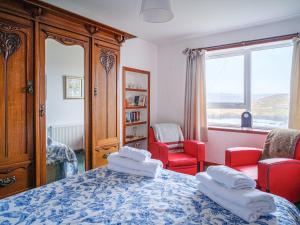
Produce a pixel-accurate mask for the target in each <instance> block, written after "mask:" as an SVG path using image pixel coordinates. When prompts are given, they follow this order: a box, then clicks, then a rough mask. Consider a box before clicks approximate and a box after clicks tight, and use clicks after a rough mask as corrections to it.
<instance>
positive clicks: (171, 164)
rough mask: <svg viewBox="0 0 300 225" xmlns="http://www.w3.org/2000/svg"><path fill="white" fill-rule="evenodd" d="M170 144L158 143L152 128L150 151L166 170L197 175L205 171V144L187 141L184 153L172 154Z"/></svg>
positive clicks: (150, 132)
mask: <svg viewBox="0 0 300 225" xmlns="http://www.w3.org/2000/svg"><path fill="white" fill-rule="evenodd" d="M167 144H170V143H162V142H157V140H156V138H155V135H154V131H153V129H152V128H150V130H149V151H150V152H151V154H152V158H154V159H159V160H161V161H162V163H163V165H164V168H166V169H169V170H173V171H176V172H180V173H185V174H191V175H195V174H196V173H197V172H198V164H199V167H200V171H203V170H204V160H205V144H204V143H202V142H198V141H191V140H185V141H184V142H183V149H184V152H180V153H171V152H169V148H168V145H167Z"/></svg>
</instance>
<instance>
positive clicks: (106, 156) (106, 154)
mask: <svg viewBox="0 0 300 225" xmlns="http://www.w3.org/2000/svg"><path fill="white" fill-rule="evenodd" d="M110 154H111V152H109V153H105V154H104V155H103V159H107V158H108V156H109V155H110Z"/></svg>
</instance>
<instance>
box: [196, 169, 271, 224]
mask: <svg viewBox="0 0 300 225" xmlns="http://www.w3.org/2000/svg"><path fill="white" fill-rule="evenodd" d="M196 179H197V180H199V181H200V182H201V183H200V184H199V190H200V191H201V192H202V193H203V194H205V195H206V196H207V197H209V198H210V199H211V200H213V201H214V202H216V203H217V204H219V205H220V206H222V207H224V208H225V209H227V210H229V211H231V212H232V213H233V214H235V215H237V216H239V217H241V218H242V219H244V220H246V221H247V222H249V223H251V222H254V221H256V220H257V219H258V218H259V217H260V216H262V215H266V214H269V213H271V212H274V211H275V210H276V206H275V203H274V199H273V196H272V195H270V194H268V193H265V192H262V191H259V190H257V189H255V187H256V182H255V181H254V180H253V179H251V178H250V177H248V176H246V175H245V174H243V173H241V172H239V171H236V170H234V169H231V168H229V167H226V166H211V167H209V168H208V169H207V172H203V173H198V174H197V175H196Z"/></svg>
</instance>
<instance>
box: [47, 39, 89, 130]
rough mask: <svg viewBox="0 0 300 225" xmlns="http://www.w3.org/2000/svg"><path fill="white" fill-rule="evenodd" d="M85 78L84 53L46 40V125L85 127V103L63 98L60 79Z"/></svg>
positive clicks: (75, 47) (78, 49) (80, 49)
mask: <svg viewBox="0 0 300 225" xmlns="http://www.w3.org/2000/svg"><path fill="white" fill-rule="evenodd" d="M65 75H69V76H81V77H82V76H84V50H83V48H82V47H81V46H65V45H62V44H60V43H59V42H57V41H55V40H52V39H47V40H46V76H47V86H46V88H47V97H46V106H47V111H46V113H47V116H46V118H47V126H49V125H66V124H76V125H77V124H84V100H83V99H64V85H63V76H65Z"/></svg>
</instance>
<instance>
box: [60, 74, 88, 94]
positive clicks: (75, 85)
mask: <svg viewBox="0 0 300 225" xmlns="http://www.w3.org/2000/svg"><path fill="white" fill-rule="evenodd" d="M83 98H84V77H79V76H64V99H83Z"/></svg>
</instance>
